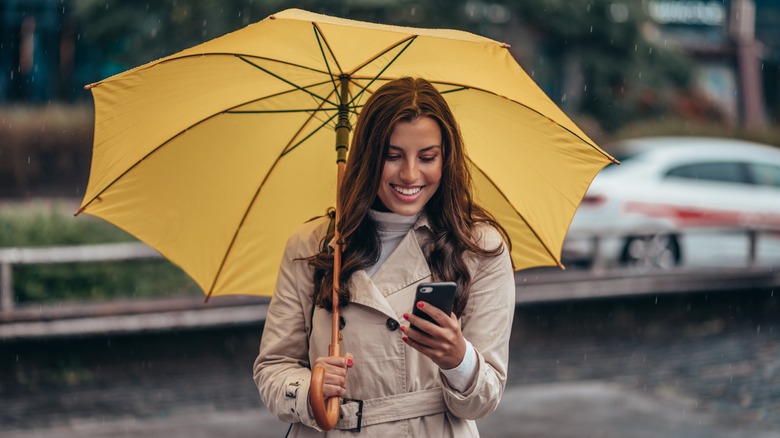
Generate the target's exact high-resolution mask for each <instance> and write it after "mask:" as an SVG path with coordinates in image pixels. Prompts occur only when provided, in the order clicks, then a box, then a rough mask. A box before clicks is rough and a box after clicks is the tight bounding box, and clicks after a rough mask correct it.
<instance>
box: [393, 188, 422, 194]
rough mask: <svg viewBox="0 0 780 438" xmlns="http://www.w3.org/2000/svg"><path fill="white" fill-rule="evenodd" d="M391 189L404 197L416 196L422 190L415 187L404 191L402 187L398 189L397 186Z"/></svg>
mask: <svg viewBox="0 0 780 438" xmlns="http://www.w3.org/2000/svg"><path fill="white" fill-rule="evenodd" d="M392 187H393V189H394V190H395V191H397V192H399V193H401V194H402V195H406V196H412V195H416V194H417V193H420V190H422V187H415V188H413V189H405V188H403V187H398V186H392Z"/></svg>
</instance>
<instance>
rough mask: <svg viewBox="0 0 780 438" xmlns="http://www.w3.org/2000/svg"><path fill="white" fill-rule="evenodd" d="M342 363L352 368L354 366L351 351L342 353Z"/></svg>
mask: <svg viewBox="0 0 780 438" xmlns="http://www.w3.org/2000/svg"><path fill="white" fill-rule="evenodd" d="M344 365H345V366H346V367H347V368H352V367H353V366H355V357H354V356H352V353H347V354H345V355H344Z"/></svg>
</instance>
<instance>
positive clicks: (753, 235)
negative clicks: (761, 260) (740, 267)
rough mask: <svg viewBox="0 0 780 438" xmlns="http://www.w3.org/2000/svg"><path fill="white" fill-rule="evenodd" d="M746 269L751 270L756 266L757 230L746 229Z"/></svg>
mask: <svg viewBox="0 0 780 438" xmlns="http://www.w3.org/2000/svg"><path fill="white" fill-rule="evenodd" d="M747 233H748V260H747V262H748V267H749V268H752V267H753V266H755V265H756V258H757V253H758V248H757V247H758V230H756V229H755V228H748V230H747Z"/></svg>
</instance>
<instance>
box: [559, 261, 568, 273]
mask: <svg viewBox="0 0 780 438" xmlns="http://www.w3.org/2000/svg"><path fill="white" fill-rule="evenodd" d="M558 267H559V268H561V271H565V270H566V266H563V263H561V262H558Z"/></svg>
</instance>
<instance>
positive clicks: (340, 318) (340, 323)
mask: <svg viewBox="0 0 780 438" xmlns="http://www.w3.org/2000/svg"><path fill="white" fill-rule="evenodd" d="M346 326H347V321H345V320H344V317H343V316H339V330H344V327H346Z"/></svg>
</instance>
